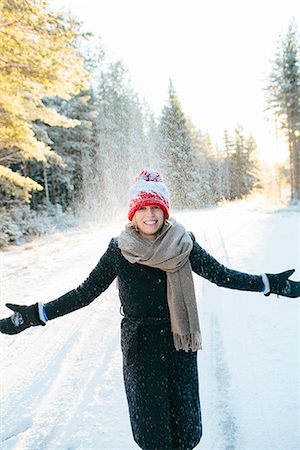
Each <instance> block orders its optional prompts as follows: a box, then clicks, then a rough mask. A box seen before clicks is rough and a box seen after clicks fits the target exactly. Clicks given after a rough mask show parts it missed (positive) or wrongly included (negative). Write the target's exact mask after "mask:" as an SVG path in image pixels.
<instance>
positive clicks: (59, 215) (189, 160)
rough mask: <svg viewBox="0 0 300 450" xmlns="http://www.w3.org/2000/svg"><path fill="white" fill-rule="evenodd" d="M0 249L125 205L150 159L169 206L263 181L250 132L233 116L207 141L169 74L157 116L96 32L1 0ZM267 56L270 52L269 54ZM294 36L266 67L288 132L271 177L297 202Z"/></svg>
mask: <svg viewBox="0 0 300 450" xmlns="http://www.w3.org/2000/svg"><path fill="white" fill-rule="evenodd" d="M0 54H1V58H0V247H5V246H8V245H11V244H19V243H24V242H26V241H27V240H30V239H33V238H35V237H37V236H41V235H43V234H46V233H51V232H52V231H53V230H57V229H60V228H66V227H71V226H76V225H78V224H80V223H82V221H85V220H95V221H97V223H100V224H102V223H107V221H109V220H112V218H114V217H117V216H118V215H121V214H124V211H126V206H127V191H128V187H129V184H130V183H131V182H132V179H133V176H134V175H135V174H136V173H137V171H139V170H140V169H141V168H143V167H155V168H157V169H158V170H159V171H161V172H162V173H163V174H164V179H165V181H166V183H167V184H168V186H170V194H171V199H172V207H173V208H174V209H180V210H181V209H197V208H203V207H207V206H211V205H216V204H218V203H220V202H223V201H232V200H235V199H243V198H245V197H247V196H249V195H250V194H251V193H253V192H256V191H259V190H267V189H268V185H267V182H268V177H267V176H266V173H265V172H263V170H262V167H261V163H260V158H259V154H258V151H257V144H256V141H255V136H253V135H247V134H246V133H245V131H244V126H243V124H241V123H237V125H236V128H235V129H234V130H227V129H224V132H223V140H222V142H220V143H214V142H212V139H211V137H210V135H209V133H208V132H206V131H202V130H201V129H200V128H199V127H198V126H197V125H195V124H194V123H193V121H192V119H191V118H190V117H188V116H187V115H186V114H185V112H184V110H183V108H182V105H181V102H180V98H179V97H178V95H177V92H176V86H174V83H173V81H172V80H171V79H170V80H169V89H168V93H166V94H167V95H166V97H167V101H166V104H165V105H164V106H163V108H162V110H161V113H160V115H159V116H158V117H156V116H155V114H154V113H153V112H152V111H151V108H150V107H149V105H148V104H147V103H146V102H145V101H144V100H141V99H140V98H139V96H138V94H137V93H136V92H135V90H134V89H133V87H132V84H131V79H130V73H129V71H128V69H127V68H126V66H125V64H124V63H123V62H121V61H114V62H109V61H108V58H107V55H106V54H105V50H104V48H103V46H102V44H101V39H99V38H97V37H94V36H92V35H91V34H90V33H86V32H83V31H82V29H81V25H80V23H78V22H77V21H76V20H75V19H74V18H72V17H71V16H70V15H69V16H67V15H64V14H62V13H61V12H55V11H53V10H51V9H50V8H49V5H48V3H47V2H46V1H44V0H0ZM271 56H272V55H270V57H271ZM299 61H300V59H299V34H298V29H297V24H296V23H295V21H294V20H291V22H290V25H289V27H288V30H287V32H286V35H285V36H283V37H282V39H281V40H280V42H279V44H278V49H277V52H276V54H275V55H274V57H273V62H272V64H271V65H270V75H269V78H268V80H266V83H265V98H266V109H268V110H269V111H270V112H271V114H272V115H273V116H274V120H275V121H276V126H277V127H278V128H279V129H280V130H282V131H283V133H284V135H285V136H286V143H287V147H288V150H289V160H288V161H287V163H286V164H285V165H283V166H280V167H277V168H276V170H275V169H274V170H275V172H274V173H275V178H276V179H277V180H280V185H281V184H287V185H288V186H289V192H290V193H289V197H290V200H291V201H298V200H299V199H300V66H299Z"/></svg>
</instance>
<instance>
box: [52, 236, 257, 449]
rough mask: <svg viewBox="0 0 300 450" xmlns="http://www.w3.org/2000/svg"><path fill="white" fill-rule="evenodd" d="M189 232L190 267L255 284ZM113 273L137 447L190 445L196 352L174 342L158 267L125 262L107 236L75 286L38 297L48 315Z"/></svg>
mask: <svg viewBox="0 0 300 450" xmlns="http://www.w3.org/2000/svg"><path fill="white" fill-rule="evenodd" d="M191 236H192V235H191ZM192 239H193V243H194V245H193V249H192V251H191V254H190V262H191V266H192V269H193V271H194V272H195V273H197V274H198V275H200V276H202V277H204V278H206V279H208V280H210V281H211V282H213V283H216V284H217V285H218V286H223V287H227V288H231V289H239V290H247V291H262V289H263V282H262V278H261V276H258V275H249V274H246V273H242V272H238V271H235V270H232V269H229V268H227V267H225V266H224V265H222V264H220V263H219V262H218V261H217V260H216V259H215V258H213V257H212V256H211V255H209V254H208V253H207V252H206V251H205V250H204V249H203V248H202V247H200V245H199V244H198V243H197V242H196V241H195V238H194V236H192ZM116 277H117V278H118V287H119V296H120V301H121V306H122V310H123V314H124V318H123V319H122V323H121V347H122V353H123V374H124V382H125V389H126V395H127V401H128V406H129V414H130V421H131V426H132V431H133V435H134V439H135V441H136V442H137V444H138V445H139V446H140V447H141V448H142V449H144V450H146V449H147V450H150V449H151V450H154V449H164V450H167V449H178V450H179V449H182V450H183V449H185V450H188V449H192V448H194V447H195V446H196V445H197V444H198V443H199V441H200V438H201V434H202V423H201V411H200V400H199V392H198V370H197V353H196V352H191V351H190V352H185V351H183V350H179V351H176V350H175V348H174V345H173V341H172V335H171V329H170V319H169V311H168V305H167V295H166V293H167V287H166V273H165V272H163V271H162V270H160V269H154V268H151V267H147V266H144V265H141V264H131V263H129V262H128V261H127V260H126V259H125V258H124V257H123V255H122V254H121V252H120V250H119V248H118V239H117V238H113V239H112V240H111V242H110V244H109V246H108V249H107V251H106V252H105V253H104V255H103V256H102V257H101V258H100V260H99V262H98V264H97V265H96V267H95V268H94V270H93V271H92V272H91V274H90V275H89V277H88V278H87V279H86V280H85V281H84V282H83V283H82V284H81V285H80V286H79V287H78V288H77V289H74V290H72V291H70V292H68V293H67V294H65V295H63V296H62V297H60V298H58V299H56V300H54V301H52V302H50V303H47V304H45V311H46V314H47V316H48V318H49V319H50V320H51V319H54V318H56V317H58V316H62V315H64V314H67V313H69V312H71V311H74V310H76V309H79V308H82V307H84V306H87V305H88V304H89V303H91V302H92V301H93V300H94V299H95V298H97V297H98V296H99V295H100V294H101V293H102V292H103V291H104V290H105V289H107V287H108V286H109V285H110V284H111V283H112V281H113V280H114V279H115V278H116Z"/></svg>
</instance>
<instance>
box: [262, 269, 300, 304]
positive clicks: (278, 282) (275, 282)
mask: <svg viewBox="0 0 300 450" xmlns="http://www.w3.org/2000/svg"><path fill="white" fill-rule="evenodd" d="M294 272H295V269H291V270H286V271H285V272H281V273H275V274H271V273H266V275H267V277H268V280H269V283H270V292H269V293H267V294H265V295H270V294H278V295H283V296H284V297H294V298H295V297H299V296H300V282H299V281H291V280H289V279H288V278H289V277H290V276H291V275H292V274H293V273H294Z"/></svg>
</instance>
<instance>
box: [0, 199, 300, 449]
mask: <svg viewBox="0 0 300 450" xmlns="http://www.w3.org/2000/svg"><path fill="white" fill-rule="evenodd" d="M174 217H175V218H177V219H178V220H179V221H181V222H182V223H183V224H184V225H185V226H186V228H187V229H189V230H192V231H193V232H194V234H195V235H196V237H197V240H198V241H199V243H200V244H201V245H202V246H203V247H205V248H206V249H207V250H208V251H209V252H210V253H212V254H213V255H214V256H215V257H216V258H217V259H219V260H220V261H221V262H223V263H224V264H225V265H228V266H230V267H232V268H234V269H237V270H242V271H246V272H249V273H258V274H259V273H262V272H264V271H266V272H280V271H283V270H286V269H289V268H295V269H296V273H295V274H294V275H293V277H292V278H293V279H294V280H297V279H300V256H299V254H300V212H299V206H298V207H296V206H295V207H290V208H284V207H282V208H279V209H278V208H276V207H273V206H270V205H266V203H263V202H260V201H251V202H238V203H233V204H228V205H225V206H222V207H218V208H211V209H205V210H200V211H191V212H185V213H177V214H174ZM122 227H123V224H122V223H121V224H113V225H112V226H109V227H107V228H102V229H98V228H96V227H95V226H94V227H92V226H90V227H86V228H84V229H78V230H72V231H68V232H65V233H63V234H60V235H55V236H51V237H47V238H44V239H40V240H37V241H35V242H33V243H31V244H27V245H24V246H22V247H15V248H13V249H10V250H9V251H5V252H3V253H2V255H1V258H2V263H1V266H2V267H1V305H0V314H1V317H3V316H4V315H8V313H9V311H8V310H7V309H6V307H5V306H4V304H5V302H8V301H10V302H16V303H20V304H30V303H33V302H36V301H45V302H46V301H49V300H51V299H53V298H55V297H57V296H59V295H61V294H63V293H64V292H66V291H67V290H69V289H71V288H73V287H75V286H77V284H79V283H80V282H81V281H82V280H83V278H84V277H85V276H86V275H88V273H89V272H90V270H91V269H92V268H93V267H94V265H95V264H96V262H97V260H98V258H99V257H100V255H101V254H102V253H103V252H104V250H105V249H106V246H107V244H108V242H109V240H110V237H112V236H116V235H118V233H119V231H120V230H121V228H122ZM195 281H196V287H197V294H198V299H199V311H200V321H201V328H202V334H203V341H204V349H203V351H202V352H199V371H200V392H201V402H202V413H203V426H204V435H203V438H202V441H201V443H200V444H199V446H198V447H197V449H199V450H297V449H298V448H300V430H299V424H300V393H299V390H300V387H299V386H300V365H299V362H300V353H299V348H300V346H299V329H300V300H295V299H284V298H277V297H276V296H274V295H272V296H270V297H264V296H263V295H262V294H259V293H247V292H239V291H232V290H228V289H224V288H218V287H216V286H214V285H212V284H211V283H209V282H207V281H205V280H202V279H200V278H199V277H197V276H195ZM120 319H121V316H120V314H119V301H118V297H117V290H116V287H115V284H113V285H112V286H110V288H109V289H108V290H107V291H106V292H105V293H104V294H103V295H102V296H101V297H100V298H99V299H97V300H96V301H95V302H93V303H92V304H91V305H90V306H89V307H87V308H84V309H82V310H79V311H77V312H75V313H73V314H70V315H68V316H65V317H62V318H59V319H57V320H55V321H52V322H49V324H48V325H47V326H46V327H36V328H31V329H29V330H27V331H25V332H24V333H21V334H19V335H17V336H5V335H1V449H2V450H8V449H28V450H42V449H48V450H50V449H51V450H54V449H55V450H71V449H82V450H88V449H128V450H129V449H132V450H133V449H136V448H138V447H137V446H136V445H135V443H134V441H133V439H132V436H131V430H130V423H129V417H128V412H127V404H126V397H125V393H124V388H123V381H122V362H121V351H120V345H119V323H120Z"/></svg>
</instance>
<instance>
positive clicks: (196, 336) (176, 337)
mask: <svg viewBox="0 0 300 450" xmlns="http://www.w3.org/2000/svg"><path fill="white" fill-rule="evenodd" d="M173 341H174V346H175V348H176V350H184V351H185V352H188V351H189V350H192V352H196V351H197V350H202V338H201V333H200V332H199V331H196V332H195V333H188V334H178V333H173Z"/></svg>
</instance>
